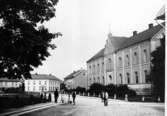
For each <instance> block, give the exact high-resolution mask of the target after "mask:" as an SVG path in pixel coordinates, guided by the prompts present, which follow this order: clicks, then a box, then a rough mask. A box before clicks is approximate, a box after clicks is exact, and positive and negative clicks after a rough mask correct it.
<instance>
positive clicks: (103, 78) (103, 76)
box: [103, 76, 105, 85]
mask: <svg viewBox="0 0 167 116" xmlns="http://www.w3.org/2000/svg"><path fill="white" fill-rule="evenodd" d="M103 84H104V85H105V80H104V76H103Z"/></svg>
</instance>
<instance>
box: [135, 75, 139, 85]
mask: <svg viewBox="0 0 167 116" xmlns="http://www.w3.org/2000/svg"><path fill="white" fill-rule="evenodd" d="M135 77H136V83H139V76H138V72H135Z"/></svg>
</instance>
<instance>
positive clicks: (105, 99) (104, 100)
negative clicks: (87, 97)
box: [101, 92, 108, 106]
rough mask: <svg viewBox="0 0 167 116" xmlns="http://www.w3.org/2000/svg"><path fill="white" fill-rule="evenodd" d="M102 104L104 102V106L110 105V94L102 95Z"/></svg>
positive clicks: (104, 93) (103, 93)
mask: <svg viewBox="0 0 167 116" xmlns="http://www.w3.org/2000/svg"><path fill="white" fill-rule="evenodd" d="M101 99H102V102H104V106H107V105H108V92H102V93H101Z"/></svg>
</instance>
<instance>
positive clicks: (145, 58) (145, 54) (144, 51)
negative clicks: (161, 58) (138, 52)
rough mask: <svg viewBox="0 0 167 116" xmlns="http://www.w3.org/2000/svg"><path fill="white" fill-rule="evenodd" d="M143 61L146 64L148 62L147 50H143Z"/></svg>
mask: <svg viewBox="0 0 167 116" xmlns="http://www.w3.org/2000/svg"><path fill="white" fill-rule="evenodd" d="M143 60H144V62H147V50H146V49H144V50H143Z"/></svg>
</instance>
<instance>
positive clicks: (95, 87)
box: [89, 83, 105, 95]
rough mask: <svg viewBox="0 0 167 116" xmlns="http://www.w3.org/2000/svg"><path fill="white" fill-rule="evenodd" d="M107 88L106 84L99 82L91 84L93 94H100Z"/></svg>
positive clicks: (90, 90)
mask: <svg viewBox="0 0 167 116" xmlns="http://www.w3.org/2000/svg"><path fill="white" fill-rule="evenodd" d="M104 90H105V86H104V85H102V84H99V83H94V84H92V85H91V86H90V89H89V92H90V94H91V95H93V94H94V93H95V95H99V94H100V93H101V92H102V91H104Z"/></svg>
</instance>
